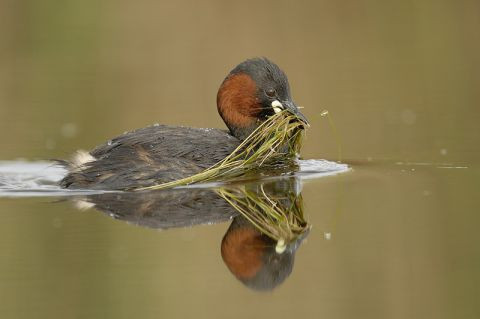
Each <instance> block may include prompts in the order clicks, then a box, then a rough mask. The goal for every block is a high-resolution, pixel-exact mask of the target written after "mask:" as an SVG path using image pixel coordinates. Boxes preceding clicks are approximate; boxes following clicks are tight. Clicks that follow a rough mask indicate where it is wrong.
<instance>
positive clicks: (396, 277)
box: [0, 0, 480, 318]
mask: <svg viewBox="0 0 480 319" xmlns="http://www.w3.org/2000/svg"><path fill="white" fill-rule="evenodd" d="M479 30H480V2H479V1H475V0H470V1H469V0H462V1H453V0H436V1H433V0H423V1H362V0H346V1H296V2H294V1H241V2H229V1H153V0H140V1H123V0H120V1H112V0H105V1H93V0H86V1H72V0H61V1H60V0H56V1H54V0H43V1H34V0H20V1H19V0H0V136H1V137H0V143H1V144H0V145H1V148H0V160H13V159H18V158H24V159H29V160H38V159H49V158H66V157H68V156H70V154H71V153H72V152H73V151H75V150H77V149H90V148H92V147H94V146H95V145H97V144H99V143H101V142H103V141H105V140H107V139H109V138H111V137H113V136H115V135H117V134H120V133H122V132H124V131H126V130H131V129H134V128H138V127H143V126H146V125H150V124H152V123H157V122H158V123H164V124H172V125H186V126H196V127H218V128H223V127H224V124H223V123H222V121H221V119H220V117H219V116H218V115H217V111H216V105H215V99H216V92H217V89H218V86H219V85H220V83H221V82H222V80H223V78H224V77H225V76H226V74H227V73H228V72H229V70H230V69H232V68H233V67H234V66H235V65H236V64H238V63H239V62H241V61H242V60H244V59H246V58H249V57H254V56H266V57H269V58H270V59H272V60H273V61H275V62H276V63H277V64H279V65H280V67H281V68H282V69H284V71H285V72H286V73H287V75H288V77H289V80H290V84H291V87H292V93H293V98H294V99H295V101H296V102H297V103H298V104H299V105H301V106H304V107H305V109H304V110H302V112H303V113H304V114H306V115H307V117H308V118H309V120H310V122H311V123H312V127H311V129H310V130H309V131H308V133H307V139H306V141H305V144H304V148H303V152H302V154H303V156H304V157H305V158H327V159H331V160H336V159H338V143H337V140H336V138H335V136H334V134H333V133H332V131H331V129H330V128H329V126H328V122H327V120H326V119H325V118H323V117H321V116H320V113H321V112H322V111H323V110H325V109H326V110H329V112H330V115H331V116H332V119H333V120H334V123H335V125H336V128H337V131H338V134H339V136H340V140H341V146H342V149H343V158H344V159H345V160H346V162H347V163H350V164H352V165H353V168H354V171H353V172H351V173H348V174H347V175H345V176H339V177H334V178H327V179H324V180H318V181H313V182H311V183H309V184H307V185H306V186H305V192H304V198H305V204H306V210H307V215H308V216H309V219H310V221H311V222H312V224H313V225H314V228H313V230H312V233H311V235H310V236H309V238H308V242H307V243H306V244H305V245H304V246H302V247H301V248H300V250H299V252H298V254H297V262H296V268H295V270H294V273H293V274H292V276H291V277H290V278H289V279H287V281H286V282H285V284H284V285H282V287H280V288H279V289H278V290H276V291H275V292H273V293H270V294H262V295H258V294H255V293H253V292H251V291H249V290H247V289H246V288H245V287H243V286H241V284H239V283H238V282H237V281H236V280H235V279H234V278H233V276H231V275H230V273H228V270H227V269H226V267H225V265H223V263H222V261H221V257H220V253H219V245H220V240H221V238H222V236H223V233H224V232H225V230H226V228H227V227H228V225H225V224H221V225H214V226H208V227H197V228H192V229H177V230H172V231H167V232H162V233H158V232H155V231H152V230H148V229H142V228H139V227H132V226H131V225H127V224H125V223H122V222H115V221H113V220H111V219H109V218H107V217H105V216H102V215H101V214H99V213H94V212H93V211H92V212H86V213H80V212H78V211H76V210H74V209H73V208H72V207H71V206H70V205H68V204H66V203H59V204H53V203H52V201H53V200H51V199H25V200H19V199H1V200H0V214H1V215H0V216H1V218H2V223H0V234H1V235H0V300H1V301H0V316H1V317H5V318H113V317H115V318H132V317H133V316H138V317H143V318H155V317H162V316H163V317H167V318H174V317H193V316H195V317H199V318H212V317H217V316H218V317H242V318H256V317H264V318H270V317H277V318H292V317H306V318H313V317H327V318H353V317H355V318H478V317H479V316H480V311H479V308H478V305H477V304H478V302H477V301H476V300H477V298H478V295H479V293H480V291H479V284H480V276H479V273H478V269H480V257H479V251H478V244H477V243H478V242H479V240H480V238H479V235H478V231H477V229H476V228H477V227H476V225H478V222H479V221H480V220H479V217H478V214H477V212H478V208H479V207H480V205H479V203H478V199H477V198H478V189H479V186H480V185H479V180H480V179H479V177H480V173H479V169H478V163H479V160H480V150H479V141H480V130H479V128H478V122H479V120H480V105H479V104H480V72H479V71H480V70H479V66H480V32H479ZM396 162H403V163H424V164H426V165H416V166H415V165H414V166H398V165H397V166H396V165H394V163H396ZM366 163H369V164H368V165H367V164H366ZM444 164H445V165H446V166H449V167H455V166H461V167H468V168H467V169H459V170H454V169H440V168H438V167H437V166H438V165H444ZM447 164H448V165H447ZM339 211H341V214H340V213H338V212H339ZM324 230H325V231H329V232H333V238H334V240H333V241H330V242H329V241H325V240H324V238H323V231H324Z"/></svg>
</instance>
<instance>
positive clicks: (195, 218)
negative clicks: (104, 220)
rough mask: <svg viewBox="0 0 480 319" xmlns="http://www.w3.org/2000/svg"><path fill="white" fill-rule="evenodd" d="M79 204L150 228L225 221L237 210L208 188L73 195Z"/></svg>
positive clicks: (76, 203) (80, 206) (81, 206)
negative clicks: (79, 196) (84, 195)
mask: <svg viewBox="0 0 480 319" xmlns="http://www.w3.org/2000/svg"><path fill="white" fill-rule="evenodd" d="M74 203H75V205H76V206H77V207H79V208H83V207H85V208H87V207H95V208H96V209H97V210H99V211H101V212H103V213H105V214H107V215H108V216H110V217H113V218H115V219H119V220H122V221H125V222H128V223H131V224H135V225H138V226H142V227H147V228H154V229H168V228H178V227H190V226H195V225H200V224H211V223H219V222H226V221H228V220H230V219H231V218H233V217H234V216H236V215H237V211H236V210H235V209H233V208H232V207H231V205H229V204H228V203H227V202H225V201H224V200H223V199H222V198H220V197H219V196H218V195H217V194H216V193H215V192H214V191H212V190H209V189H198V188H197V189H168V190H163V191H161V192H159V191H154V192H118V193H104V194H97V195H89V196H86V197H81V198H76V199H75V202H74Z"/></svg>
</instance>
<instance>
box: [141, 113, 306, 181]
mask: <svg viewBox="0 0 480 319" xmlns="http://www.w3.org/2000/svg"><path fill="white" fill-rule="evenodd" d="M305 126H306V123H304V122H302V121H301V120H300V119H299V118H298V117H297V116H296V115H294V114H292V113H290V112H289V111H286V110H283V111H281V112H278V113H276V114H274V115H272V116H271V117H269V118H268V119H267V120H266V121H265V122H263V123H262V124H260V125H259V126H258V127H257V128H256V129H255V130H254V131H253V132H252V133H251V134H250V135H249V136H248V137H247V138H246V139H245V140H244V141H243V142H242V143H241V144H240V145H239V146H238V147H237V148H236V149H235V150H234V151H233V152H232V153H231V154H230V155H228V156H227V157H225V158H224V159H223V160H221V161H220V162H218V163H216V164H215V165H213V166H211V167H209V168H207V169H205V170H204V171H202V172H200V173H198V174H195V175H192V176H189V177H186V178H182V179H178V180H175V181H171V182H166V183H161V184H158V185H153V186H148V187H142V188H137V189H135V190H156V189H166V188H171V187H177V186H185V185H190V184H194V183H199V182H207V181H213V180H217V181H218V180H225V179H228V178H233V177H237V176H240V175H242V174H244V173H246V172H248V171H251V170H254V169H258V168H259V167H261V166H263V165H264V164H267V163H276V162H277V163H280V162H283V161H285V159H286V158H292V157H296V156H298V153H299V151H300V147H301V141H302V137H303V132H304V128H305Z"/></svg>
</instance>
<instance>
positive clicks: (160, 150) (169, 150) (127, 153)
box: [60, 125, 240, 189]
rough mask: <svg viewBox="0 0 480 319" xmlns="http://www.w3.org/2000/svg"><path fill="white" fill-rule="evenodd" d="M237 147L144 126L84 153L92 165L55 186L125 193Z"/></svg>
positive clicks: (213, 132)
mask: <svg viewBox="0 0 480 319" xmlns="http://www.w3.org/2000/svg"><path fill="white" fill-rule="evenodd" d="M239 144H240V140H238V139H237V138H235V137H233V136H232V135H230V134H229V133H227V132H226V131H222V130H218V129H202V128H191V127H175V126H167V125H158V126H150V127H146V128H142V129H138V130H135V131H132V132H128V133H125V134H123V135H120V136H118V137H116V138H114V139H113V140H111V141H108V142H107V143H105V144H103V145H100V146H97V147H96V148H95V149H94V150H92V151H91V152H90V155H91V156H93V157H94V158H95V160H94V161H91V162H87V163H85V164H83V165H81V166H79V167H75V166H74V165H72V166H71V168H70V173H69V174H68V175H67V176H66V177H65V178H64V179H63V180H62V181H61V182H60V185H61V186H62V187H66V188H89V189H106V188H108V189H127V188H130V187H132V186H135V187H143V186H151V185H154V184H156V183H158V181H163V182H167V181H173V180H176V179H179V178H183V177H186V176H189V175H193V174H196V173H198V172H200V171H202V170H203V169H205V168H208V167H210V166H211V165H213V164H215V163H217V162H218V161H220V160H222V159H223V158H225V157H226V156H227V155H228V154H230V153H231V152H232V151H233V150H234V149H235V148H236V147H237V146H238V145H239ZM199 146H201V147H199Z"/></svg>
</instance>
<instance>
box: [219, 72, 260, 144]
mask: <svg viewBox="0 0 480 319" xmlns="http://www.w3.org/2000/svg"><path fill="white" fill-rule="evenodd" d="M217 108H218V113H219V114H220V116H221V117H222V119H223V121H224V122H225V124H226V125H227V126H228V128H229V129H230V132H231V133H232V135H234V136H235V137H237V138H239V139H244V138H246V137H247V136H248V134H250V133H251V132H252V131H253V129H254V128H255V127H256V123H257V119H258V118H257V117H258V114H259V113H260V111H261V104H260V102H259V101H258V99H257V85H256V84H255V81H254V80H253V79H252V78H251V77H250V76H249V75H248V74H245V73H237V74H230V75H229V76H228V77H227V78H226V79H225V80H224V81H223V83H222V85H221V86H220V89H219V90H218V94H217Z"/></svg>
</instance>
